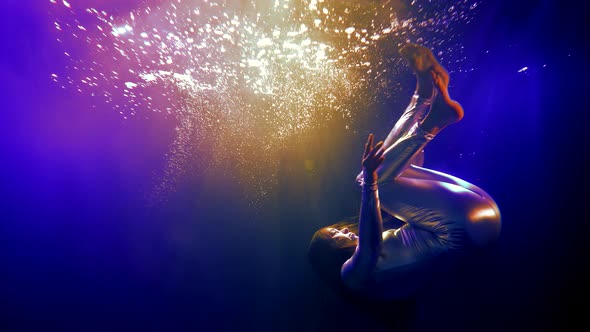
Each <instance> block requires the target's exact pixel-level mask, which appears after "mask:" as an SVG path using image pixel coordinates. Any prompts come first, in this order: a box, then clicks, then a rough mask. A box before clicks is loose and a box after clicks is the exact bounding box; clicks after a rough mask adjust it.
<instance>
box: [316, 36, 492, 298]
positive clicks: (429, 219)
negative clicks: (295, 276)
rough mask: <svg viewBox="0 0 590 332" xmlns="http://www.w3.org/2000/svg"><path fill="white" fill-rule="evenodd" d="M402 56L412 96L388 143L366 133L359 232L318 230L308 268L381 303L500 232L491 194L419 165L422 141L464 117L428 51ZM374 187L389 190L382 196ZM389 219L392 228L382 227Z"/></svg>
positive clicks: (414, 48)
mask: <svg viewBox="0 0 590 332" xmlns="http://www.w3.org/2000/svg"><path fill="white" fill-rule="evenodd" d="M400 54H401V56H402V57H403V58H404V59H405V60H406V61H407V63H408V64H409V66H410V67H411V68H412V70H413V72H414V74H415V76H416V78H417V85H416V90H415V92H414V95H413V96H412V99H411V101H410V104H409V106H408V107H407V109H406V110H405V112H404V113H403V114H402V116H401V117H400V119H399V120H398V121H397V122H396V124H395V126H394V127H393V129H392V130H391V132H390V133H389V135H388V136H387V138H386V139H385V140H384V141H380V142H378V143H376V144H374V137H373V135H372V134H371V135H369V137H368V139H367V142H366V144H365V149H364V153H363V155H362V162H361V165H362V171H361V173H360V174H359V175H358V176H357V181H358V182H359V184H360V186H361V188H362V190H361V191H362V194H361V207H360V213H359V219H358V220H359V221H358V224H357V225H356V224H353V225H352V226H354V227H357V226H358V232H353V231H352V229H351V227H341V226H338V225H336V226H328V227H324V228H322V229H320V230H318V231H317V232H316V233H315V235H314V237H313V238H312V241H311V243H310V246H309V258H310V261H311V263H312V265H313V266H314V268H315V269H316V270H317V271H318V272H319V273H320V274H322V275H323V276H324V277H327V279H328V280H331V281H334V282H339V283H341V284H342V285H344V286H345V287H346V288H347V289H348V290H351V291H353V292H354V293H356V294H359V295H364V296H368V297H373V298H379V299H396V298H400V297H407V296H411V295H412V294H414V293H415V291H416V290H418V289H419V288H420V287H421V286H422V281H423V280H424V279H425V278H427V275H426V274H427V273H429V270H428V269H429V268H430V267H432V266H435V265H436V262H437V260H438V261H440V259H442V257H445V256H448V255H453V254H454V253H460V252H464V251H466V250H467V249H469V248H486V247H487V246H489V245H491V244H493V243H494V242H495V241H496V239H497V238H498V236H499V233H500V229H501V215H500V211H499V209H498V206H497V205H496V203H495V202H494V200H493V199H492V198H491V197H490V195H489V194H487V193H486V192H485V191H483V190H482V189H480V188H478V187H477V186H475V185H473V184H471V183H468V182H466V181H464V180H461V179H459V178H457V177H454V176H451V175H448V174H445V173H442V172H438V171H434V170H430V169H427V168H424V167H421V166H419V165H417V164H419V162H416V161H419V160H420V158H419V157H420V155H421V153H422V152H423V149H424V148H425V146H426V145H427V144H428V142H430V141H431V140H432V139H433V138H434V137H435V136H436V135H438V134H439V133H440V132H441V131H442V130H444V129H445V128H447V127H448V126H450V125H452V124H454V123H456V122H458V121H460V120H461V119H462V118H463V114H464V113H463V112H464V110H463V108H462V106H461V105H460V104H459V103H457V102H456V101H454V100H453V99H451V97H450V95H449V91H448V86H449V74H448V72H447V71H446V70H445V68H443V67H442V66H441V65H440V64H439V63H438V61H437V60H436V58H435V57H434V55H433V54H432V52H431V51H430V50H429V49H427V48H425V47H422V46H419V45H415V44H407V45H405V46H404V47H402V48H401V49H400ZM380 186H381V187H388V188H387V189H388V190H387V192H384V193H383V195H382V196H383V197H380V195H379V187H380ZM384 219H386V220H388V221H387V223H386V224H384ZM390 220H394V221H398V224H397V225H394V226H391V227H385V226H387V225H389V224H390V223H391V222H390ZM394 224H395V223H394ZM384 225H385V226H384Z"/></svg>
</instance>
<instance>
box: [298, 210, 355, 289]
mask: <svg viewBox="0 0 590 332" xmlns="http://www.w3.org/2000/svg"><path fill="white" fill-rule="evenodd" d="M356 228H358V224H351V223H350V222H349V221H346V222H341V223H338V224H334V225H331V226H328V227H324V228H322V229H320V230H318V231H317V232H315V234H314V236H313V237H312V239H311V242H310V243H309V250H308V257H309V260H310V263H311V265H312V267H313V268H314V270H315V271H316V272H317V273H318V274H319V275H320V276H321V277H322V278H324V279H326V280H327V281H328V282H330V283H332V282H336V281H339V280H340V269H341V267H342V264H344V262H346V260H347V259H349V258H350V257H351V256H352V254H353V253H354V250H355V248H356V245H357V243H358V237H357V235H356V231H357V229H356Z"/></svg>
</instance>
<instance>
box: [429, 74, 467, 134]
mask: <svg viewBox="0 0 590 332" xmlns="http://www.w3.org/2000/svg"><path fill="white" fill-rule="evenodd" d="M430 75H431V77H432V82H433V85H434V88H435V89H436V90H437V92H438V93H437V94H436V97H435V99H434V102H433V104H432V109H431V110H430V113H428V116H427V117H426V118H425V119H424V121H423V122H422V124H421V127H422V129H424V130H426V131H427V132H429V133H431V134H434V135H436V134H437V133H438V132H440V131H441V130H443V129H444V128H445V127H447V126H449V125H451V124H453V123H457V122H459V121H461V119H462V118H463V115H464V111H463V107H462V106H461V104H459V103H458V102H456V101H454V100H453V99H451V97H450V95H449V73H448V72H447V70H446V69H445V68H443V66H441V65H440V64H436V65H434V66H433V67H432V68H431V69H430Z"/></svg>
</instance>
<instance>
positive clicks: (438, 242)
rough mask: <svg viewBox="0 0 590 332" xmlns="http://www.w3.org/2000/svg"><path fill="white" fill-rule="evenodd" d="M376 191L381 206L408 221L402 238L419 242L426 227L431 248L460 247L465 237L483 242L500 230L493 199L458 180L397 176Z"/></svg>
mask: <svg viewBox="0 0 590 332" xmlns="http://www.w3.org/2000/svg"><path fill="white" fill-rule="evenodd" d="M379 191H380V202H381V206H382V209H384V210H386V211H387V212H388V213H390V214H391V215H393V216H395V217H396V218H398V219H400V220H402V221H404V222H406V223H407V225H405V226H403V227H402V228H400V230H401V231H402V232H404V233H407V234H409V235H407V236H405V238H406V239H415V240H417V241H418V242H420V241H419V238H420V235H417V234H422V237H424V234H425V232H424V231H426V232H427V233H429V234H428V239H429V241H427V244H426V246H432V247H433V248H434V249H436V247H437V246H443V247H445V246H446V247H447V248H441V249H451V248H452V247H462V246H463V243H461V241H463V240H464V239H468V241H469V242H470V243H471V244H475V245H481V246H484V245H487V244H489V243H493V242H494V241H495V240H496V238H497V237H498V235H499V233H500V229H501V215H500V212H499V209H498V206H497V205H496V203H495V202H494V200H493V199H491V198H490V197H489V195H486V196H482V195H481V194H480V193H478V192H475V191H472V190H471V189H470V188H469V187H465V186H463V185H461V184H454V183H449V182H443V181H436V180H426V179H416V178H406V177H399V178H398V179H397V180H396V182H395V184H394V185H392V186H391V187H390V188H381V187H380V188H379ZM433 216H434V218H433ZM421 246H422V247H424V245H423V243H422V245H421ZM409 247H412V245H409ZM419 247H420V246H419ZM431 249H432V248H431ZM441 251H444V250H441Z"/></svg>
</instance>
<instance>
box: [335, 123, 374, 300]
mask: <svg viewBox="0 0 590 332" xmlns="http://www.w3.org/2000/svg"><path fill="white" fill-rule="evenodd" d="M382 146H383V142H379V143H377V144H376V145H375V147H373V135H372V134H371V135H369V138H368V139H367V143H366V144H365V152H364V153H363V161H362V166H363V185H362V186H363V190H362V196H361V211H360V216H359V239H358V244H357V247H356V250H355V252H354V254H353V255H352V257H351V258H350V259H349V260H347V261H346V262H345V263H344V264H343V265H342V269H341V271H340V273H341V276H342V280H343V282H344V284H346V285H347V286H348V287H350V288H352V289H360V288H362V287H363V285H364V284H365V283H366V282H367V281H368V280H369V279H370V277H371V275H372V273H373V271H374V270H375V266H377V261H378V260H379V255H380V254H381V244H382V242H383V222H382V218H381V209H380V204H379V193H378V191H377V168H378V167H379V165H381V163H383V160H384V157H383V152H384V150H383V149H382Z"/></svg>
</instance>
